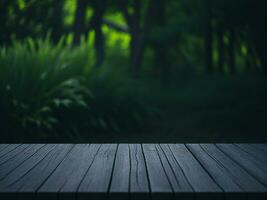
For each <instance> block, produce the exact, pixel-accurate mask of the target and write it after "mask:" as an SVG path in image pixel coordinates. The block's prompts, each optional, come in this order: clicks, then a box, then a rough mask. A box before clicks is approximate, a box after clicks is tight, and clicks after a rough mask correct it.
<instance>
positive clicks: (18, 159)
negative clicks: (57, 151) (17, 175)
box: [0, 144, 45, 181]
mask: <svg viewBox="0 0 267 200" xmlns="http://www.w3.org/2000/svg"><path fill="white" fill-rule="evenodd" d="M44 146H45V145H44V144H34V145H29V148H27V147H26V150H25V151H22V152H20V153H19V154H17V155H16V156H15V157H12V158H11V159H10V160H8V161H7V162H5V163H3V164H2V165H1V166H0V181H1V180H3V179H4V178H5V177H6V176H8V174H10V173H11V172H12V171H14V170H15V169H16V168H17V167H19V166H20V165H21V164H23V163H24V162H25V161H26V160H27V159H29V158H30V157H31V156H33V155H34V154H35V153H36V152H37V151H39V150H40V149H41V148H43V147H44Z"/></svg>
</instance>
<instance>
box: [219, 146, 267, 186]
mask: <svg viewBox="0 0 267 200" xmlns="http://www.w3.org/2000/svg"><path fill="white" fill-rule="evenodd" d="M217 147H218V148H219V149H220V150H221V151H222V152H224V153H225V154H226V155H227V156H229V157H230V158H231V159H232V160H233V161H235V162H236V163H237V164H238V165H240V166H241V167H242V168H243V169H244V170H246V171H247V172H248V173H249V174H250V175H252V176H254V177H255V178H256V179H257V180H258V181H259V182H261V183H262V184H263V185H265V186H267V173H266V169H267V163H263V162H261V161H259V160H258V159H257V158H255V157H253V156H252V155H251V154H249V153H247V152H246V151H243V150H242V149H240V148H238V147H237V146H235V145H233V144H217Z"/></svg>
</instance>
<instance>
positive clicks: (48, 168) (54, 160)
mask: <svg viewBox="0 0 267 200" xmlns="http://www.w3.org/2000/svg"><path fill="white" fill-rule="evenodd" d="M72 146H73V145H68V144H59V145H57V146H56V147H55V148H53V149H52V150H51V151H50V152H49V153H48V154H47V155H46V156H45V157H44V159H42V160H41V162H39V163H38V164H37V165H36V166H34V168H33V169H31V170H30V171H28V172H27V173H26V174H25V173H24V174H23V176H22V174H18V177H16V176H15V174H13V173H11V174H10V175H9V176H7V177H6V179H4V180H5V184H4V185H5V186H6V187H5V188H4V191H5V192H19V198H20V199H34V197H35V192H36V191H37V189H38V188H39V187H40V186H41V184H42V183H43V182H44V181H45V180H46V179H47V178H48V177H49V176H50V175H51V173H52V172H53V170H54V169H55V168H56V167H57V166H58V165H59V163H60V162H61V161H62V160H63V158H64V157H65V155H66V154H67V153H68V152H69V151H70V149H71V147H72ZM34 156H35V155H34ZM31 160H32V159H29V160H28V161H29V162H30V161H31ZM28 161H26V162H28ZM26 162H25V163H24V164H23V165H22V166H20V167H24V168H25V167H26V165H27V163H26ZM14 172H17V170H16V171H14ZM12 177H13V180H12ZM14 177H15V179H14ZM2 185H3V184H2V183H1V188H3V187H2ZM1 191H3V190H1ZM25 194H27V195H25Z"/></svg>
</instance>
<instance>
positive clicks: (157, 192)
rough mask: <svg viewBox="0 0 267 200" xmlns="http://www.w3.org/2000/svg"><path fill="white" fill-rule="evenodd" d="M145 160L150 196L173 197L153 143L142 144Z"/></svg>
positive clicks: (158, 197) (156, 197) (155, 197)
mask: <svg viewBox="0 0 267 200" xmlns="http://www.w3.org/2000/svg"><path fill="white" fill-rule="evenodd" d="M142 147H143V151H144V157H145V162H146V166H147V171H148V178H149V182H150V187H151V193H152V198H154V199H173V197H174V193H173V188H172V185H171V183H170V180H169V178H168V177H167V174H166V172H165V169H164V168H163V166H162V162H161V160H160V157H159V155H158V152H157V149H156V147H155V145H154V144H143V145H142Z"/></svg>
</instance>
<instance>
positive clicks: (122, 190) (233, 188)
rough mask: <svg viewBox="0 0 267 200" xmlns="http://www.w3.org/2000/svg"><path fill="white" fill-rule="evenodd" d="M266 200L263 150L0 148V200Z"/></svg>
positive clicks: (84, 146) (200, 147)
mask: <svg viewBox="0 0 267 200" xmlns="http://www.w3.org/2000/svg"><path fill="white" fill-rule="evenodd" d="M106 198H108V199H151V198H152V199H267V144H0V199H2V200H4V199H49V200H52V199H106Z"/></svg>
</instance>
